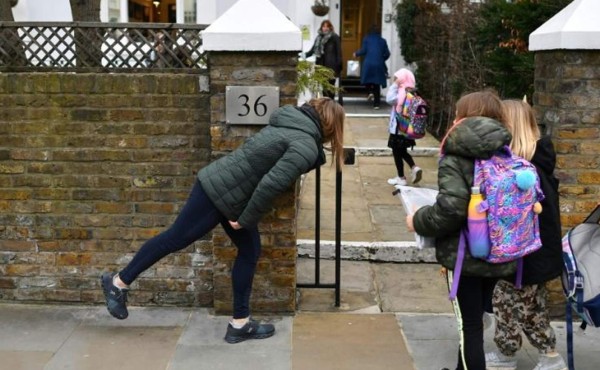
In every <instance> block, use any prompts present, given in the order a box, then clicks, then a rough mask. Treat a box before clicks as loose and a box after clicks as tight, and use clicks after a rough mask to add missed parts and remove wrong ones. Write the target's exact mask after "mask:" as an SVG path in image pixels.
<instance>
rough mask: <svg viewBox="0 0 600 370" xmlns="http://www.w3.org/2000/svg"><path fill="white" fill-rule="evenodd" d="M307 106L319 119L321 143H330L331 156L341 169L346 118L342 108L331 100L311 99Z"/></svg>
mask: <svg viewBox="0 0 600 370" xmlns="http://www.w3.org/2000/svg"><path fill="white" fill-rule="evenodd" d="M308 104H309V105H311V106H312V107H313V108H315V110H316V111H317V114H319V118H321V129H322V130H323V143H325V144H326V143H330V148H329V149H330V150H331V154H332V156H333V158H334V159H335V161H338V162H339V164H340V168H342V165H343V164H344V119H345V118H346V112H345V111H344V108H343V107H342V106H341V105H339V104H338V103H336V102H335V101H334V100H333V99H331V98H317V99H311V100H310V101H309V102H308ZM335 161H334V163H335Z"/></svg>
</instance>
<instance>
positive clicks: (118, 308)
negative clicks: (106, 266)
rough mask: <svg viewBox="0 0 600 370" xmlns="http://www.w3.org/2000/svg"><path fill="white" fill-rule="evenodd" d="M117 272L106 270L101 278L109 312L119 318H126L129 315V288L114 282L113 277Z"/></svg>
mask: <svg viewBox="0 0 600 370" xmlns="http://www.w3.org/2000/svg"><path fill="white" fill-rule="evenodd" d="M115 275H116V273H112V274H111V273H109V272H105V273H103V274H102V277H101V278H100V280H101V281H102V290H103V291H104V298H106V308H107V309H108V312H109V313H110V314H111V315H113V316H114V317H116V318H117V319H119V320H123V319H126V318H127V316H129V312H127V293H128V292H129V289H119V288H117V287H116V286H115V285H114V284H113V277H114V276H115Z"/></svg>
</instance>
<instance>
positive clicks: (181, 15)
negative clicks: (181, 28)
mask: <svg viewBox="0 0 600 370" xmlns="http://www.w3.org/2000/svg"><path fill="white" fill-rule="evenodd" d="M175 13H176V16H175V17H176V20H177V23H184V22H185V3H184V0H175Z"/></svg>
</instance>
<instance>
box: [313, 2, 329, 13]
mask: <svg viewBox="0 0 600 370" xmlns="http://www.w3.org/2000/svg"><path fill="white" fill-rule="evenodd" d="M310 9H311V10H312V12H313V13H314V14H315V15H317V16H319V17H322V16H324V15H325V14H327V13H329V5H327V3H326V0H315V4H314V5H313V6H311V8H310Z"/></svg>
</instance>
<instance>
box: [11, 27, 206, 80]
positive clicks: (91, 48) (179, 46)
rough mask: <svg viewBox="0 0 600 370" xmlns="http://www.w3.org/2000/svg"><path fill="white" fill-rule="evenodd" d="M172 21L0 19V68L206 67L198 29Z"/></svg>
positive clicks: (156, 69)
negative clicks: (64, 21) (101, 21)
mask: <svg viewBox="0 0 600 370" xmlns="http://www.w3.org/2000/svg"><path fill="white" fill-rule="evenodd" d="M205 28H206V25H183V24H172V23H152V24H144V23H91V22H90V23H88V22H85V23H84V22H69V23H58V22H0V71H33V70H37V71H39V70H61V71H74V72H89V71H98V70H110V71H111V72H118V71H122V72H136V71H139V72H142V71H143V72H147V71H148V70H152V71H153V72H161V71H164V72H173V71H174V70H186V71H187V72H188V73H189V72H192V73H193V71H194V70H196V71H198V72H199V71H200V70H202V69H205V68H206V56H205V54H204V53H203V51H202V37H201V31H202V30H204V29H205Z"/></svg>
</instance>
